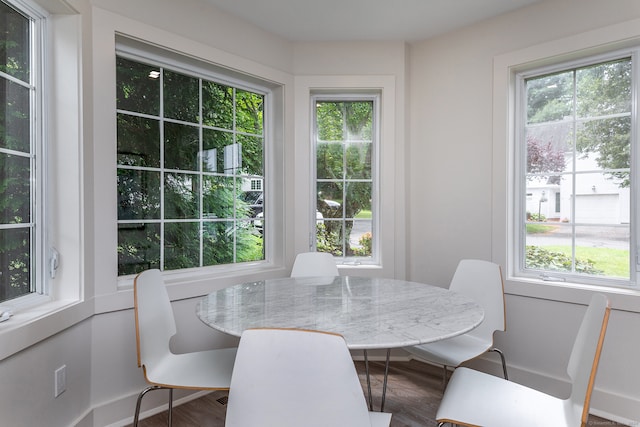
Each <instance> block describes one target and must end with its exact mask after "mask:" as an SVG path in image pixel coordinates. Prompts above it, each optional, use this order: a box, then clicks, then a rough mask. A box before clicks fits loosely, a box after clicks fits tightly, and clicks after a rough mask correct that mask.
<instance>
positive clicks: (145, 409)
mask: <svg viewBox="0 0 640 427" xmlns="http://www.w3.org/2000/svg"><path fill="white" fill-rule="evenodd" d="M168 393H169V392H168V391H167V390H158V391H151V392H149V393H147V394H146V395H145V397H144V399H143V401H142V402H143V404H142V409H141V410H140V419H141V420H143V419H145V418H148V417H151V416H153V415H156V414H158V413H160V412H163V411H166V410H167V402H168ZM209 393H211V391H194V392H189V391H188V390H174V391H173V406H174V407H176V406H179V405H182V404H183V403H187V402H189V401H191V400H194V399H198V398H199V397H202V396H205V395H207V394H209ZM137 398H138V393H134V394H130V395H127V396H124V397H122V398H118V399H115V400H112V401H110V402H106V403H104V404H102V405H99V406H96V407H94V408H93V410H92V411H91V413H90V414H88V415H87V416H85V417H83V419H86V418H87V417H89V416H90V417H91V424H80V423H79V424H75V426H76V427H84V426H104V427H124V426H128V425H131V424H132V423H133V417H134V412H135V405H136V399H137Z"/></svg>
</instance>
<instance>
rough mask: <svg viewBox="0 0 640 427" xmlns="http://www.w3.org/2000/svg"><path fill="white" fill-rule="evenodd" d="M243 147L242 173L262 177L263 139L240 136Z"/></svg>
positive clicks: (239, 141)
mask: <svg viewBox="0 0 640 427" xmlns="http://www.w3.org/2000/svg"><path fill="white" fill-rule="evenodd" d="M238 143H239V144H240V146H241V147H242V173H243V174H246V175H256V176H262V173H263V172H262V165H263V161H262V138H259V137H255V136H247V135H238Z"/></svg>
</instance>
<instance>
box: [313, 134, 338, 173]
mask: <svg viewBox="0 0 640 427" xmlns="http://www.w3.org/2000/svg"><path fill="white" fill-rule="evenodd" d="M342 151H343V145H342V143H334V142H332V143H329V142H322V141H319V142H318V145H317V147H316V176H317V178H318V179H342V178H343V177H344V161H343V152H342Z"/></svg>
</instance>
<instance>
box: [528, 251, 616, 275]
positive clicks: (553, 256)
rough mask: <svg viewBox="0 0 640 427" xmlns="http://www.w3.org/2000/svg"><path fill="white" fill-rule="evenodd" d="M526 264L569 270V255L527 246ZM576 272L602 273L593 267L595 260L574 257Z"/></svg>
mask: <svg viewBox="0 0 640 427" xmlns="http://www.w3.org/2000/svg"><path fill="white" fill-rule="evenodd" d="M526 266H527V267H528V268H538V269H543V270H555V271H571V257H568V256H567V255H565V254H563V253H561V252H552V251H549V250H547V249H544V248H541V247H539V246H527V248H526ZM576 273H583V274H593V275H598V274H603V273H604V272H603V271H602V270H598V269H597V268H596V267H595V262H593V261H592V260H590V259H586V260H582V259H578V258H576Z"/></svg>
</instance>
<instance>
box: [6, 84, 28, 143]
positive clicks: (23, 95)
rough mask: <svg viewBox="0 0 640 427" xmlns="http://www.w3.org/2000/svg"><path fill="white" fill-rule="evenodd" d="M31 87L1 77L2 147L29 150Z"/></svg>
mask: <svg viewBox="0 0 640 427" xmlns="http://www.w3.org/2000/svg"><path fill="white" fill-rule="evenodd" d="M29 96H30V95H29V89H28V88H26V87H24V86H20V85H18V84H17V83H13V82H10V81H9V80H6V79H0V129H2V132H0V147H2V148H8V149H11V150H17V151H22V152H27V153H28V152H29V150H30V149H31V112H30V111H31V110H30V102H29Z"/></svg>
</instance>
